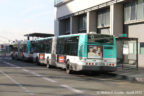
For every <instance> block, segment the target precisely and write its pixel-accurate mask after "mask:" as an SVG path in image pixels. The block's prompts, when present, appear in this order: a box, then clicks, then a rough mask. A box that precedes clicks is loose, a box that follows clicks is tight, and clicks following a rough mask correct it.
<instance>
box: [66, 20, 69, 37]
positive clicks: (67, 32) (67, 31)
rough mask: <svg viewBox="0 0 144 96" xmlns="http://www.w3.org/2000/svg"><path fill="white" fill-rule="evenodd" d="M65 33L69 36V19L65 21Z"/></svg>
mask: <svg viewBox="0 0 144 96" xmlns="http://www.w3.org/2000/svg"><path fill="white" fill-rule="evenodd" d="M65 33H66V34H70V19H66V20H65Z"/></svg>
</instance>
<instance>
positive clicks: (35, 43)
mask: <svg viewBox="0 0 144 96" xmlns="http://www.w3.org/2000/svg"><path fill="white" fill-rule="evenodd" d="M52 39H53V37H48V38H43V39H37V40H32V41H31V48H32V49H33V62H36V64H38V65H40V64H45V65H47V59H48V57H51V49H52V47H51V46H52ZM46 57H47V58H46Z"/></svg>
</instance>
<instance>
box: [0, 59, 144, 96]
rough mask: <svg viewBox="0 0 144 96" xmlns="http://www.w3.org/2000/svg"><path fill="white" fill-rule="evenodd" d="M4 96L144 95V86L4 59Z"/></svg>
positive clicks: (0, 72)
mask: <svg viewBox="0 0 144 96" xmlns="http://www.w3.org/2000/svg"><path fill="white" fill-rule="evenodd" d="M0 96H144V84H142V83H136V82H129V81H124V80H119V79H118V78H116V76H115V75H113V74H110V73H109V74H100V73H93V74H92V73H82V72H79V73H75V74H73V75H68V74H66V73H65V71H64V70H61V69H55V68H53V69H47V68H46V67H45V66H38V65H36V64H34V63H27V62H22V61H14V60H11V59H9V58H0Z"/></svg>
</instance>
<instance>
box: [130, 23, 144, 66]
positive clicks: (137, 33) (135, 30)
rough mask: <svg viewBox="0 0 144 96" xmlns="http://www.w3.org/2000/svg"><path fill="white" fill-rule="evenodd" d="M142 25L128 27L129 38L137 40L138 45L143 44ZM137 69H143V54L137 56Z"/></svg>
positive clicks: (143, 32)
mask: <svg viewBox="0 0 144 96" xmlns="http://www.w3.org/2000/svg"><path fill="white" fill-rule="evenodd" d="M143 27H144V23H139V24H132V25H128V33H129V37H132V38H138V40H139V43H140V42H144V28H143ZM138 58H139V60H138V61H139V67H144V61H143V60H144V54H139V56H138Z"/></svg>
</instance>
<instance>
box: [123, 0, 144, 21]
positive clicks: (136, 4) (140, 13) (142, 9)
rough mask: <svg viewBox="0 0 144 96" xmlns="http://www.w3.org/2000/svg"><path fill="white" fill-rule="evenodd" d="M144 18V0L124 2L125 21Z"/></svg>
mask: <svg viewBox="0 0 144 96" xmlns="http://www.w3.org/2000/svg"><path fill="white" fill-rule="evenodd" d="M141 19H144V0H133V1H132V2H128V3H126V4H124V21H125V22H130V21H133V20H141Z"/></svg>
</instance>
